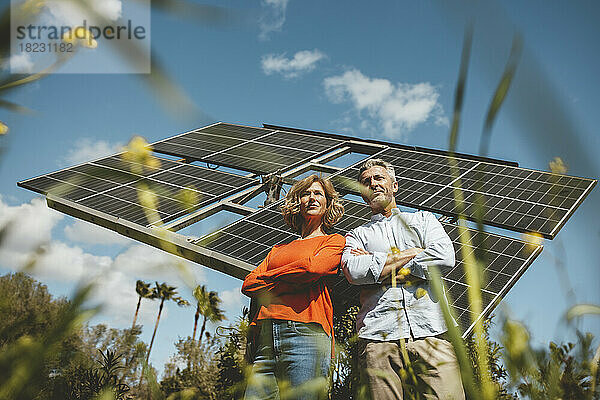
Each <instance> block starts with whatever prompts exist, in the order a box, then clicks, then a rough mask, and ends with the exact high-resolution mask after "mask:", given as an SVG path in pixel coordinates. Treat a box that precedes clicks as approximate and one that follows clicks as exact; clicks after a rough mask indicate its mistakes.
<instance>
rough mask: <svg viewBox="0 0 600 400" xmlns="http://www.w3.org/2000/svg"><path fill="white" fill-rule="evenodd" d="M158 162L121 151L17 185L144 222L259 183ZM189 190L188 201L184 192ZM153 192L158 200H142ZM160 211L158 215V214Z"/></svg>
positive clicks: (186, 210)
mask: <svg viewBox="0 0 600 400" xmlns="http://www.w3.org/2000/svg"><path fill="white" fill-rule="evenodd" d="M155 159H156V160H159V161H160V162H159V164H157V165H159V166H157V167H156V168H148V167H143V166H142V164H139V163H136V162H132V161H126V160H124V159H123V158H122V157H121V156H119V155H114V156H110V157H106V158H103V159H100V160H97V161H93V162H89V163H86V164H81V165H78V166H75V167H72V168H68V169H64V170H61V171H57V172H53V173H50V174H47V175H43V176H40V177H37V178H32V179H29V180H26V181H22V182H19V183H18V185H19V186H21V187H24V188H27V189H30V190H33V191H36V192H38V193H41V194H44V195H48V194H52V195H54V196H57V197H59V198H63V199H66V200H69V201H72V202H74V203H76V204H80V205H83V206H85V207H89V208H90V209H93V210H96V211H100V212H103V213H105V214H108V215H111V216H114V217H117V218H123V219H125V220H127V221H131V222H133V223H136V224H140V225H144V226H145V225H149V224H150V225H157V224H160V223H161V222H162V223H164V222H168V221H171V220H174V219H177V218H179V217H181V216H183V215H185V214H188V213H190V212H192V211H194V210H196V209H198V208H200V207H203V206H205V205H207V204H209V203H212V202H214V201H217V200H219V199H221V198H223V197H226V196H228V195H230V194H233V193H235V192H237V191H239V190H243V189H245V188H247V187H249V186H251V185H254V184H257V183H259V182H258V181H257V180H256V179H252V178H248V177H244V176H239V175H234V174H230V173H227V172H222V171H215V170H211V169H208V168H203V167H199V166H195V165H190V164H185V163H181V162H177V161H171V160H165V159H157V158H155ZM185 190H187V191H189V193H192V194H193V195H192V196H190V197H189V201H185V200H184V199H182V198H181V194H182V193H185ZM149 192H151V193H152V194H154V195H156V199H157V200H158V201H157V202H156V205H155V206H153V205H152V203H151V202H147V203H143V202H140V196H144V195H145V194H148V193H149ZM156 217H158V218H159V219H160V220H157V219H156Z"/></svg>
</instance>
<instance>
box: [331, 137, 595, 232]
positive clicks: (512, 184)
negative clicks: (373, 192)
mask: <svg viewBox="0 0 600 400" xmlns="http://www.w3.org/2000/svg"><path fill="white" fill-rule="evenodd" d="M373 157H375V158H382V159H384V160H385V161H388V162H390V163H391V164H392V165H393V166H394V168H395V170H396V178H397V180H398V193H397V195H396V202H397V203H399V204H402V205H405V206H408V207H413V208H417V209H421V210H429V211H433V212H438V213H441V214H444V215H450V216H458V213H459V207H458V206H457V204H456V202H455V197H454V184H455V182H456V181H458V184H459V185H460V187H461V188H462V192H463V197H464V200H463V203H462V207H463V208H464V215H465V216H466V217H467V218H468V219H470V220H475V216H476V213H477V205H476V198H477V197H478V196H479V195H481V196H482V197H483V199H484V208H483V210H484V212H483V222H484V223H485V224H489V225H493V226H497V227H501V228H506V229H511V230H516V231H518V232H539V233H541V234H542V235H543V236H545V237H547V238H550V239H552V238H553V237H554V236H555V235H556V234H557V232H558V231H559V230H560V228H561V227H562V226H563V225H564V223H565V222H566V220H567V219H568V218H569V217H570V216H571V215H572V214H573V212H574V211H575V209H576V208H577V207H578V206H579V204H581V202H582V201H583V199H584V198H585V197H586V196H587V194H588V193H589V192H590V191H591V190H592V188H593V187H594V185H595V184H596V181H595V180H593V179H586V178H577V177H571V176H566V175H559V174H552V173H549V172H542V171H534V170H529V169H525V168H518V167H514V166H510V165H499V164H492V163H486V162H483V161H476V160H469V159H463V158H457V159H456V172H457V174H453V173H452V170H451V168H450V164H449V159H450V158H449V156H444V155H438V154H431V153H424V152H420V151H415V150H407V149H396V148H389V149H385V150H383V151H381V152H380V153H378V154H377V155H375V156H373ZM358 170H359V167H358V166H353V167H351V168H348V169H347V170H346V171H344V172H343V173H341V174H340V176H343V177H345V178H347V179H351V180H356V178H357V176H358ZM337 179H338V180H339V178H337ZM347 191H350V192H354V193H358V191H357V190H356V189H352V188H349V189H347Z"/></svg>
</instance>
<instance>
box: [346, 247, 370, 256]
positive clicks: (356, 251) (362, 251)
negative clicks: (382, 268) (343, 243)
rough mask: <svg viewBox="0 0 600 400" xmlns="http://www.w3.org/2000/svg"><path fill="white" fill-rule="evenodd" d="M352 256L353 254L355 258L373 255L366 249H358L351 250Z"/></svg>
mask: <svg viewBox="0 0 600 400" xmlns="http://www.w3.org/2000/svg"><path fill="white" fill-rule="evenodd" d="M350 254H352V255H353V256H366V255H369V254H371V253H369V252H368V251H366V250H365V249H361V248H358V249H351V250H350Z"/></svg>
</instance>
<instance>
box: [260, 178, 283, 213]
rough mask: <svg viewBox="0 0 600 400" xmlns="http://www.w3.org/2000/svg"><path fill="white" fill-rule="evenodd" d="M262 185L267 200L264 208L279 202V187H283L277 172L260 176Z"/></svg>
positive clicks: (281, 179)
mask: <svg viewBox="0 0 600 400" xmlns="http://www.w3.org/2000/svg"><path fill="white" fill-rule="evenodd" d="M261 178H262V183H263V184H264V185H265V193H266V194H267V198H266V200H265V203H264V206H265V207H266V206H268V205H269V204H272V203H275V202H276V201H278V200H279V196H280V194H281V187H282V186H283V178H282V177H281V174H280V173H279V171H276V172H273V173H272V174H269V175H263V176H261Z"/></svg>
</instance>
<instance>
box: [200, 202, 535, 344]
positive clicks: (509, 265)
mask: <svg viewBox="0 0 600 400" xmlns="http://www.w3.org/2000/svg"><path fill="white" fill-rule="evenodd" d="M344 206H345V209H346V212H345V214H344V218H343V219H342V221H340V223H339V224H338V225H336V232H337V233H340V234H342V235H344V234H346V232H347V231H348V230H350V229H352V228H355V227H357V226H360V225H362V224H364V223H365V222H367V221H369V220H370V217H371V211H370V209H369V207H367V206H366V205H364V204H361V203H358V202H354V201H349V200H346V201H345V202H344ZM442 225H443V226H444V229H445V230H446V232H448V235H449V236H450V238H451V239H452V242H453V243H454V247H455V251H456V260H457V261H456V265H455V266H454V267H453V268H452V269H451V270H449V271H446V273H445V274H444V278H443V279H444V282H445V285H446V288H447V289H448V291H449V293H450V297H451V299H453V300H451V304H452V306H453V308H454V310H455V312H456V315H457V317H458V320H459V323H460V325H461V327H462V328H463V331H465V332H466V331H468V330H469V329H470V326H471V323H472V313H471V311H469V307H468V297H467V289H468V286H467V284H466V282H465V276H464V264H463V254H462V251H461V245H460V237H459V231H458V227H457V226H456V225H453V224H446V223H442ZM467 231H468V233H469V234H470V235H471V237H472V241H471V243H473V244H474V245H473V246H467V247H466V251H468V252H469V253H471V252H474V251H476V249H477V248H479V249H482V245H484V246H485V248H486V249H487V252H486V255H487V259H488V263H487V267H486V269H485V275H486V278H487V280H486V282H487V283H486V284H485V286H484V287H483V288H482V298H483V307H484V313H483V314H484V315H489V313H490V312H491V311H492V309H493V308H494V307H495V305H496V304H497V303H498V302H499V301H500V299H501V298H502V297H503V296H505V295H506V293H507V292H508V290H509V289H510V288H511V287H512V286H513V285H514V284H515V283H516V281H517V279H518V278H519V277H520V276H521V275H522V274H523V273H524V272H525V270H526V269H527V267H528V266H529V265H530V264H531V262H533V260H534V259H535V257H537V255H538V254H539V253H540V251H541V249H542V247H541V246H538V245H532V244H527V243H525V242H522V241H519V240H514V239H510V238H507V237H503V236H498V235H493V234H487V233H482V232H477V231H475V230H472V229H467ZM298 237H299V236H298V235H297V234H295V233H293V232H291V231H290V229H289V228H288V227H287V226H286V225H285V222H284V221H283V217H282V216H281V213H280V212H279V209H278V205H272V206H270V207H268V208H265V209H263V210H261V211H258V212H256V213H254V214H251V215H250V216H248V217H246V218H244V219H242V220H240V221H237V222H235V223H233V224H231V225H229V226H228V227H225V228H223V229H221V230H220V231H218V232H215V233H214V234H211V235H209V236H207V237H205V238H201V239H200V240H198V241H196V242H195V244H197V245H199V246H202V247H205V248H208V249H210V250H214V251H218V252H220V253H223V254H227V255H229V256H231V257H234V258H236V259H238V260H241V261H244V262H247V263H250V264H252V265H258V264H259V263H260V262H261V261H262V260H263V259H264V258H265V257H266V255H267V254H268V252H269V250H270V249H271V248H272V247H273V246H274V245H276V244H281V243H287V242H290V241H292V240H294V239H297V238H298ZM358 290H359V289H358V287H356V286H351V285H349V284H348V283H347V282H346V279H345V278H343V277H341V278H339V279H337V280H336V282H335V283H334V284H333V287H332V295H333V296H334V301H335V302H341V303H351V304H352V303H357V302H358V298H359V293H358ZM340 299H341V300H340Z"/></svg>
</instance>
